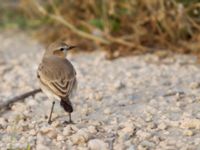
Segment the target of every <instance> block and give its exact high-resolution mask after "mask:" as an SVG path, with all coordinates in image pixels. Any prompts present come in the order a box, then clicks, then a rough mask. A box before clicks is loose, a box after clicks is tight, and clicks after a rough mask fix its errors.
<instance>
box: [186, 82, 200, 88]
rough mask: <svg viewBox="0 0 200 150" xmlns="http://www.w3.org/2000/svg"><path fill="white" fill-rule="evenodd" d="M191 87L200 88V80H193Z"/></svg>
mask: <svg viewBox="0 0 200 150" xmlns="http://www.w3.org/2000/svg"><path fill="white" fill-rule="evenodd" d="M189 87H190V88H191V89H198V88H199V87H200V83H199V82H192V83H191V84H190V85H189Z"/></svg>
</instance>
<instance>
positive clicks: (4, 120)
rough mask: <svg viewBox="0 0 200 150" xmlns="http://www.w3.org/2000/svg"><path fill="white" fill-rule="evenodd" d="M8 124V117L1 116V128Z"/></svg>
mask: <svg viewBox="0 0 200 150" xmlns="http://www.w3.org/2000/svg"><path fill="white" fill-rule="evenodd" d="M6 125H7V121H6V119H5V118H3V117H1V118H0V128H1V127H3V128H5V127H6Z"/></svg>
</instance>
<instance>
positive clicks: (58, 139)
mask: <svg viewBox="0 0 200 150" xmlns="http://www.w3.org/2000/svg"><path fill="white" fill-rule="evenodd" d="M63 140H65V139H64V137H63V136H62V135H58V136H57V141H63Z"/></svg>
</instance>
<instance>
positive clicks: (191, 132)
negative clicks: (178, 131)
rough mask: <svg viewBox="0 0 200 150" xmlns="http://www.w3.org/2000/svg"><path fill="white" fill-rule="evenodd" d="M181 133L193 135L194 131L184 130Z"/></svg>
mask: <svg viewBox="0 0 200 150" xmlns="http://www.w3.org/2000/svg"><path fill="white" fill-rule="evenodd" d="M183 134H184V135H185V136H193V135H194V132H193V131H192V130H185V131H184V132H183Z"/></svg>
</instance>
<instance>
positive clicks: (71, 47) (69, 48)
mask: <svg viewBox="0 0 200 150" xmlns="http://www.w3.org/2000/svg"><path fill="white" fill-rule="evenodd" d="M76 47H77V46H70V47H68V48H67V49H68V50H71V49H73V48H76Z"/></svg>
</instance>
